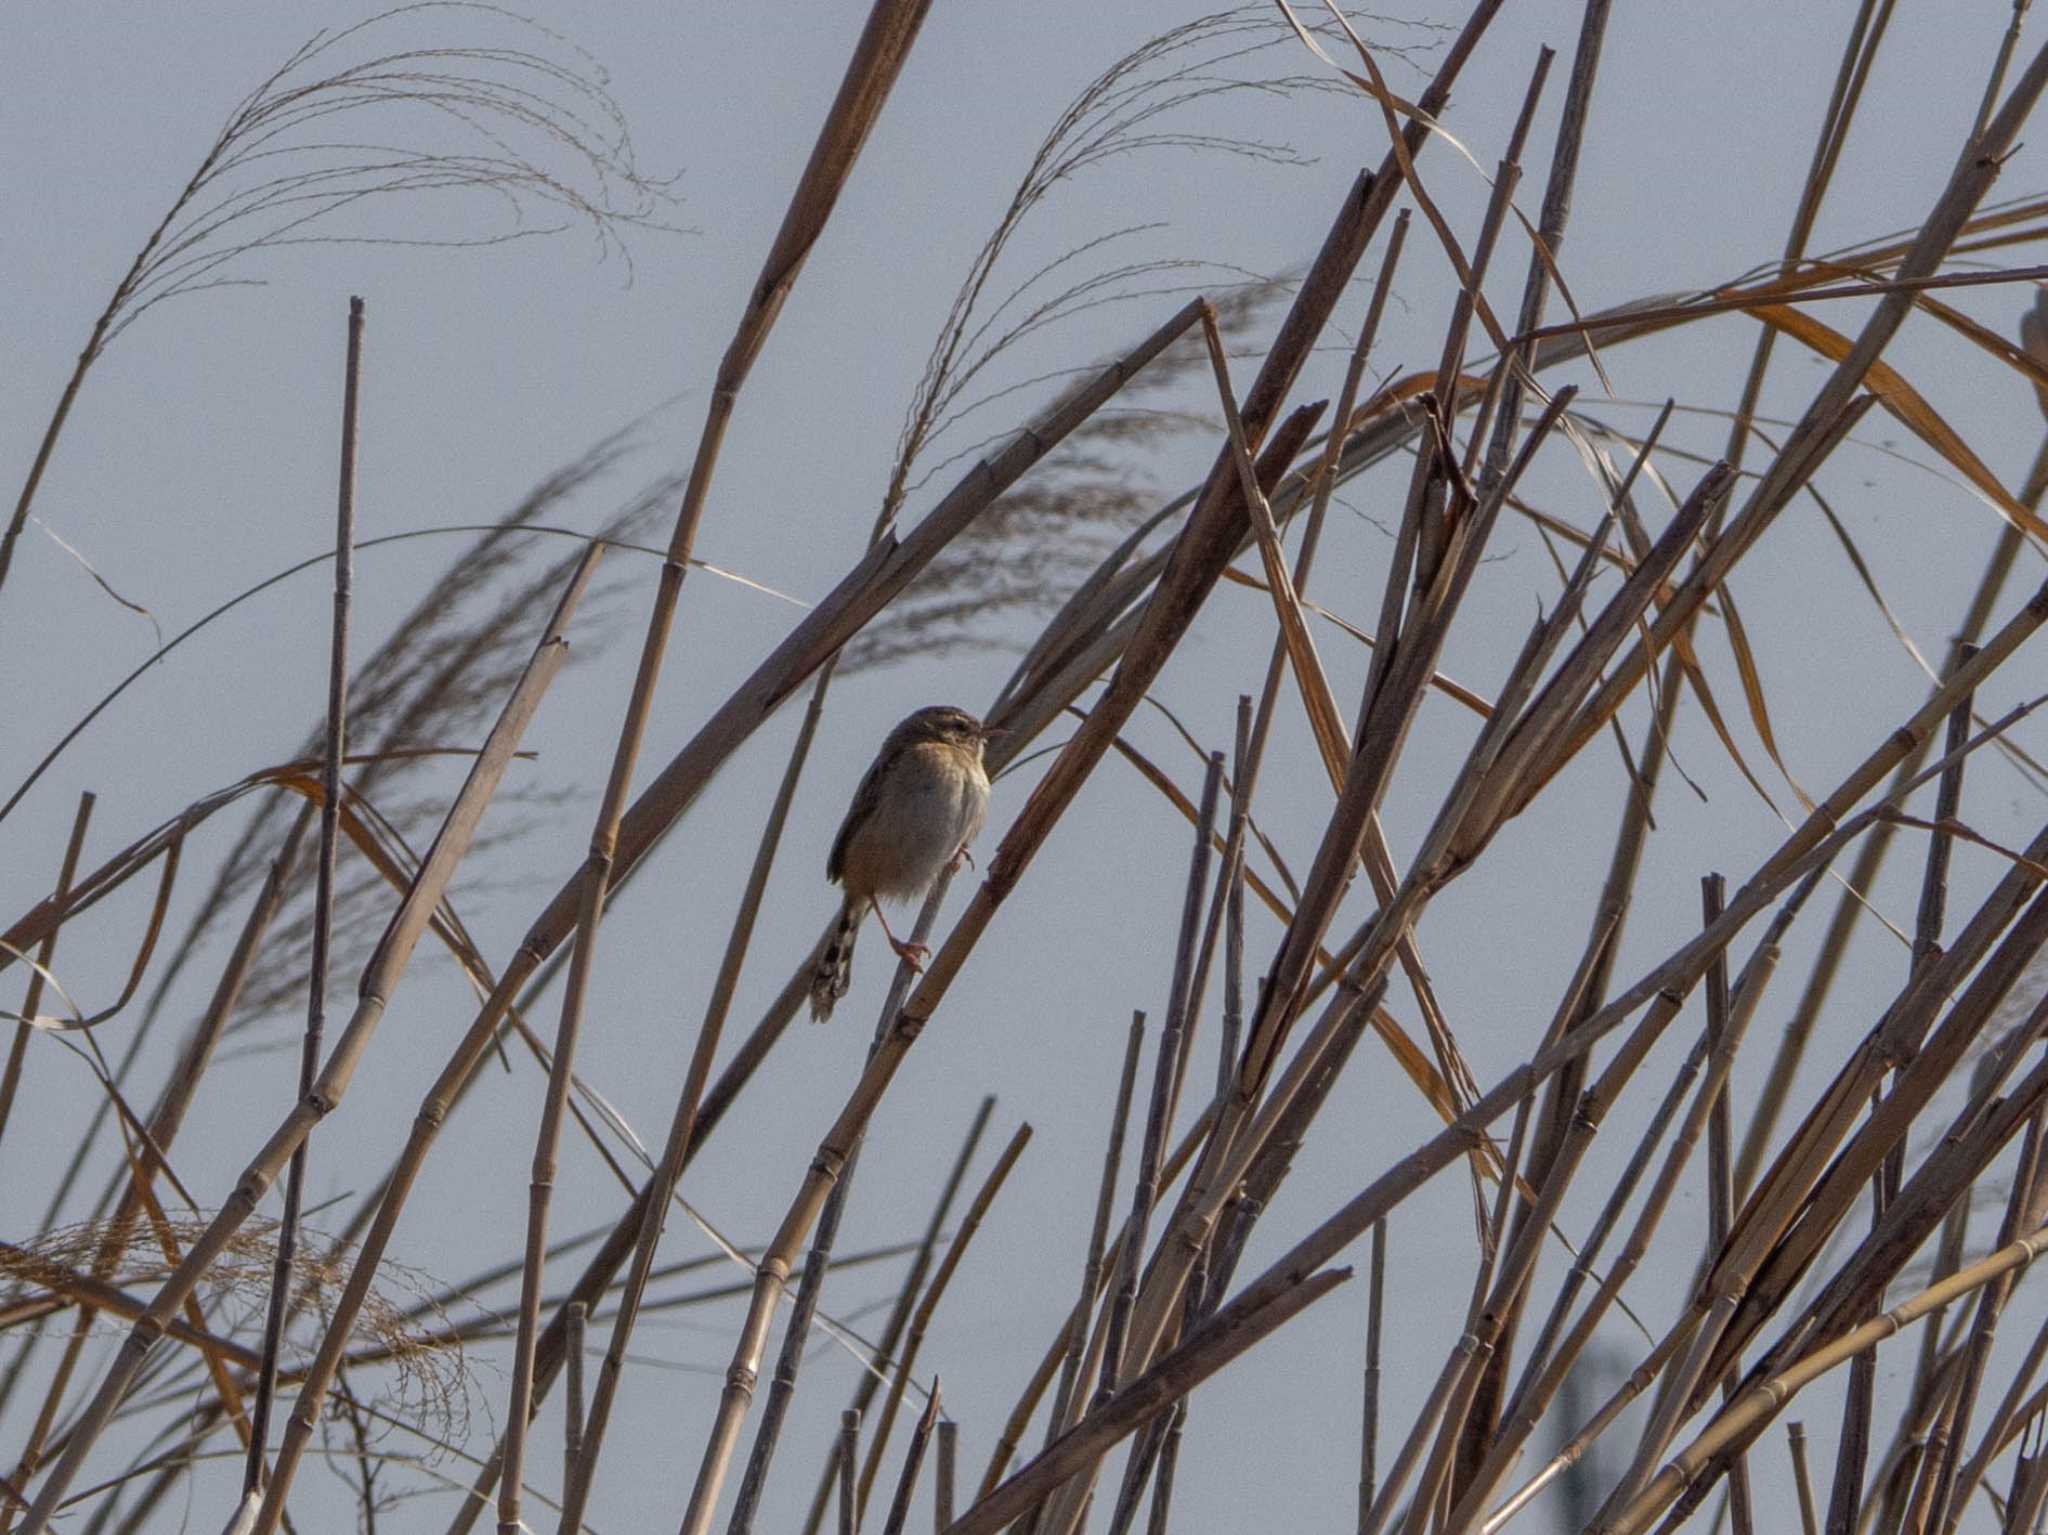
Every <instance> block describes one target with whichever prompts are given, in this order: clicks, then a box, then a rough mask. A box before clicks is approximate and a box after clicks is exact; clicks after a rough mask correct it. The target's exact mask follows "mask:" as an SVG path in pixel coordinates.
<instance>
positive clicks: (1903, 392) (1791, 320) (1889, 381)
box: [1749, 304, 2048, 544]
mask: <svg viewBox="0 0 2048 1535" xmlns="http://www.w3.org/2000/svg"><path fill="white" fill-rule="evenodd" d="M1749 312H1750V313H1751V314H1753V315H1755V316H1756V317H1757V318H1758V319H1760V320H1762V321H1763V322H1764V323H1765V324H1767V325H1771V326H1774V327H1775V328H1777V329H1778V330H1781V331H1783V332H1784V333H1785V334H1786V335H1788V336H1791V337H1792V338H1793V339H1794V340H1795V341H1798V342H1801V343H1802V344H1804V345H1806V346H1809V347H1811V348H1812V349H1813V350H1814V351H1816V352H1818V353H1820V354H1821V355H1822V356H1823V357H1826V358H1827V359H1828V360H1829V361H1831V362H1840V361H1841V360H1842V359H1843V358H1844V357H1847V356H1848V355H1849V351H1850V348H1851V345H1852V343H1851V342H1850V340H1849V338H1848V337H1847V336H1844V335H1843V334H1842V333H1841V332H1840V331H1838V330H1835V329H1833V328H1832V327H1830V326H1826V325H1823V324H1822V323H1821V322H1820V321H1818V320H1816V319H1814V318H1813V316H1811V315H1809V314H1805V313H1802V312H1801V311H1799V310H1797V309H1793V308H1791V307H1790V306H1788V305H1784V304H1756V305H1752V306H1750V308H1749ZM1864 386H1865V387H1866V388H1867V389H1868V390H1869V391H1870V392H1871V393H1872V394H1874V395H1875V396H1877V399H1878V401H1879V403H1881V404H1882V405H1883V406H1884V408H1885V409H1886V410H1888V411H1890V412H1891V413H1892V414H1893V415H1894V416H1896V417H1897V418H1898V419H1899V420H1900V421H1902V422H1904V423H1905V425H1906V426H1907V428H1908V429H1910V430H1911V431H1912V432H1913V433H1914V435H1916V436H1917V437H1919V438H1920V439H1921V441H1923V442H1925V443H1926V444H1927V445H1928V446H1929V447H1930V448H1932V449H1934V451H1935V452H1937V453H1939V454H1940V455H1941V456H1942V457H1943V458H1945V459H1947V460H1948V462H1949V463H1950V465H1952V466H1953V467H1954V469H1955V470H1956V472H1957V473H1958V474H1960V475H1962V477H1963V478H1964V479H1965V480H1967V481H1968V482H1969V483H1970V484H1971V486H1973V487H1974V488H1975V489H1976V490H1977V492H1978V493H1979V495H1980V496H1981V497H1982V498H1983V499H1984V500H1986V501H1988V502H1989V503H1990V504H1991V506H1992V507H1993V508H1994V509H1995V510H1996V511H1997V512H1998V513H1999V515H2001V516H2002V517H2004V518H2005V520H2006V521H2007V522H2009V523H2011V524H2012V525H2013V526H2014V527H2015V528H2018V529H2019V530H2020V531H2021V532H2023V533H2025V534H2026V535H2027V536H2028V537H2029V538H2032V539H2034V540H2036V541H2037V542H2038V543H2042V544H2048V523H2044V522H2042V520H2041V519H2040V518H2039V517H2037V516H2035V515H2034V514H2033V513H2032V512H2030V511H2028V510H2027V508H2026V507H2024V506H2022V505H2020V503H2019V502H2018V501H2017V500H2016V499H2014V497H2013V496H2012V495H2011V494H2010V493H2009V492H2008V491H2007V490H2006V488H2005V487H2004V486H2003V485H2001V484H1999V482H1998V477H1997V476H1996V475H1994V474H1993V473H1992V472H1991V471H1990V470H1989V469H1988V468H1986V467H1985V465H1984V462H1983V460H1982V459H1980V458H1978V457H1977V455H1976V454H1975V453H1974V452H1973V451H1972V450H1971V448H1970V446H1969V444H1968V443H1966V442H1964V441H1963V439H1962V437H1961V435H1960V434H1959V433H1958V432H1957V431H1956V430H1955V428H1954V427H1952V426H1950V425H1949V424H1948V422H1947V421H1946V420H1944V419H1943V417H1942V415H1941V413H1940V412H1939V411H1937V410H1935V408H1934V407H1933V406H1932V405H1929V404H1928V403H1927V401H1926V399H1925V398H1924V397H1923V396H1922V395H1921V393H1920V391H1919V390H1917V389H1915V388H1914V387H1913V386H1912V385H1911V384H1909V383H1908V382H1907V381H1906V379H1905V376H1904V375H1903V374H1901V373H1900V372H1899V371H1898V370H1897V369H1896V368H1894V367H1892V366H1891V365H1890V364H1889V363H1887V362H1885V361H1883V360H1882V359H1879V360H1877V361H1875V362H1873V363H1871V365H1870V372H1869V373H1868V374H1867V375H1866V376H1865V378H1864Z"/></svg>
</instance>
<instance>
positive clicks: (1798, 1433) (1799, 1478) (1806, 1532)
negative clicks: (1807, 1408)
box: [1785, 1418, 1820, 1535]
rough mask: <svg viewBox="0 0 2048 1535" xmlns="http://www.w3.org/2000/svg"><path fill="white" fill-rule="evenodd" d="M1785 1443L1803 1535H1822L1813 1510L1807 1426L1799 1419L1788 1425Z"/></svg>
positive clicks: (1786, 1426) (1818, 1521)
mask: <svg viewBox="0 0 2048 1535" xmlns="http://www.w3.org/2000/svg"><path fill="white" fill-rule="evenodd" d="M1785 1441H1786V1446H1787V1448H1788V1450H1789V1451H1790V1453H1791V1456H1792V1487H1793V1491H1794V1492H1795V1493H1796V1494H1797V1496H1798V1498H1799V1529H1800V1532H1801V1535H1820V1520H1819V1518H1818V1517H1816V1515H1815V1513H1814V1508H1813V1478H1812V1476H1811V1475H1809V1474H1808V1472H1807V1469H1806V1425H1805V1424H1804V1423H1802V1422H1800V1421H1799V1420H1798V1419H1797V1418H1794V1419H1793V1420H1792V1421H1791V1422H1790V1423H1787V1424H1786V1425H1785Z"/></svg>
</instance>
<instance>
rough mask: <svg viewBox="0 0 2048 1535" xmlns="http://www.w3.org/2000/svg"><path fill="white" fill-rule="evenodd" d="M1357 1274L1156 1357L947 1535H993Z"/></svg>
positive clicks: (1337, 1272) (1316, 1279)
mask: <svg viewBox="0 0 2048 1535" xmlns="http://www.w3.org/2000/svg"><path fill="white" fill-rule="evenodd" d="M1350 1277H1351V1271H1350V1270H1349V1269H1332V1270H1329V1271H1327V1272H1325V1273H1320V1274H1315V1275H1312V1276H1310V1277H1309V1278H1307V1279H1305V1280H1303V1281H1301V1282H1300V1283H1299V1284H1295V1285H1292V1286H1289V1287H1288V1289H1287V1290H1286V1291H1285V1292H1283V1293H1282V1294H1281V1295H1280V1296H1279V1297H1278V1298H1276V1299H1275V1300H1274V1301H1273V1302H1272V1303H1271V1304H1270V1305H1268V1306H1266V1307H1265V1308H1263V1309H1262V1310H1261V1311H1259V1312H1258V1313H1257V1314H1255V1315H1250V1316H1239V1317H1232V1318H1230V1319H1229V1320H1228V1321H1223V1320H1217V1321H1212V1322H1210V1323H1208V1324H1206V1325H1205V1326H1204V1327H1203V1328H1202V1330H1201V1332H1200V1333H1199V1334H1197V1335H1196V1336H1194V1337H1192V1338H1189V1339H1187V1340H1186V1341H1185V1342H1183V1343H1182V1344H1181V1345H1180V1346H1179V1347H1178V1348H1176V1349H1174V1350H1173V1351H1172V1352H1171V1353H1169V1354H1167V1355H1165V1356H1164V1357H1163V1358H1161V1359H1159V1360H1158V1361H1156V1362H1155V1363H1154V1364H1153V1365H1152V1366H1151V1367H1150V1368H1148V1369H1147V1370H1146V1371H1145V1373H1144V1374H1142V1375H1140V1376H1138V1377H1137V1378H1136V1379H1134V1380H1132V1381H1131V1382H1130V1383H1129V1384H1128V1385H1126V1386H1124V1387H1123V1388H1122V1389H1121V1390H1119V1391H1118V1392H1117V1394H1116V1396H1115V1397H1114V1398H1112V1399H1111V1400H1110V1401H1109V1402H1108V1403H1107V1404H1106V1405H1105V1406H1103V1407H1102V1408H1101V1409H1100V1410H1098V1411H1096V1412H1092V1413H1090V1414H1089V1415H1088V1416H1087V1417H1086V1418H1084V1419H1083V1420H1082V1421H1081V1422H1080V1423H1079V1424H1077V1425H1076V1426H1075V1427H1074V1428H1072V1429H1070V1430H1068V1431H1067V1432H1066V1433H1065V1434H1063V1435H1061V1436H1060V1438H1059V1439H1057V1440H1055V1441H1054V1443H1053V1444H1052V1445H1051V1447H1049V1448H1048V1449H1047V1450H1045V1451H1044V1452H1043V1453H1041V1454H1040V1455H1038V1456H1037V1457H1035V1458H1034V1459H1033V1460H1032V1461H1031V1462H1030V1463H1029V1464H1027V1465H1026V1466H1024V1467H1023V1468H1022V1469H1021V1470H1019V1471H1018V1472H1017V1473H1016V1475H1014V1476H1012V1477H1010V1478H1009V1479H1008V1480H1007V1481H1005V1482H1002V1483H1001V1484H999V1485H998V1486H997V1487H996V1489H995V1491H993V1492H992V1493H989V1494H988V1495H987V1496H985V1497H983V1498H980V1499H977V1500H976V1502H975V1503H974V1506H973V1507H971V1508H969V1509H968V1510H967V1512H966V1513H964V1514H962V1515H961V1516H960V1518H958V1519H957V1520H955V1521H954V1522H953V1524H952V1525H951V1526H950V1527H948V1529H947V1530H946V1532H945V1535H995V1532H997V1531H999V1530H1001V1529H1003V1528H1005V1527H1006V1526H1007V1525H1009V1524H1010V1523H1011V1521H1013V1520H1014V1519H1016V1518H1017V1517H1018V1516H1019V1515H1021V1514H1022V1513H1024V1512H1025V1511H1026V1510H1027V1509H1029V1508H1031V1507H1032V1506H1033V1505H1035V1504H1036V1503H1037V1502H1038V1501H1039V1500H1040V1499H1041V1498H1043V1497H1045V1496H1046V1494H1048V1493H1050V1492H1052V1491H1053V1490H1054V1489H1055V1488H1057V1487H1059V1486H1060V1485H1061V1484H1063V1483H1065V1482H1067V1481H1068V1480H1069V1479H1070V1478H1072V1477H1073V1476H1074V1475H1075V1473H1076V1472H1077V1471H1079V1470H1080V1469H1081V1468H1082V1467H1084V1466H1086V1465H1088V1464H1090V1463H1092V1462H1094V1461H1096V1460H1097V1459H1099V1458H1100V1457H1101V1456H1102V1455H1104V1454H1106V1453H1107V1452H1108V1451H1109V1449H1110V1448H1111V1447H1112V1446H1114V1445H1115V1444H1116V1443H1117V1442H1118V1441H1119V1440H1121V1439H1123V1438H1124V1437H1125V1436H1126V1435H1128V1434H1130V1433H1131V1432H1132V1431H1133V1430H1135V1429H1137V1428H1139V1427H1142V1426H1143V1425H1144V1423H1145V1422H1147V1421H1148V1420H1149V1419H1151V1418H1152V1417H1153V1416H1155V1415H1156V1414H1157V1413H1158V1412H1159V1411H1160V1410H1161V1409H1162V1408H1166V1407H1170V1406H1172V1405H1173V1403H1175V1402H1176V1401H1178V1400H1180V1398H1182V1397H1183V1396H1185V1395H1187V1393H1188V1392H1190V1391H1192V1390H1193V1389H1194V1388H1195V1387H1196V1386H1197V1385H1199V1384H1201V1382H1202V1381H1203V1380H1205V1379H1206V1378H1208V1377H1209V1376H1210V1375H1213V1374H1214V1373H1215V1372H1216V1371H1217V1370H1220V1369H1221V1368H1222V1367H1223V1366H1224V1365H1226V1364H1228V1363H1229V1362H1230V1361H1231V1360H1232V1359H1234V1358H1236V1357H1237V1356H1238V1355H1239V1354H1241V1353H1243V1352H1244V1351H1245V1350H1246V1349H1248V1348H1250V1347H1251V1346H1252V1345H1253V1344H1255V1343H1257V1342H1258V1341H1259V1340H1260V1339H1261V1338H1264V1337H1265V1336H1266V1335H1267V1334H1269V1333H1271V1332H1272V1331H1273V1330H1274V1329H1275V1328H1277V1327H1279V1326H1280V1325H1281V1324H1282V1323H1284V1322H1286V1321H1287V1320H1289V1319H1290V1318H1291V1317H1293V1316H1295V1315H1297V1314H1299V1313H1300V1312H1301V1311H1303V1310H1305V1309H1306V1308H1307V1307H1308V1306H1310V1305H1312V1304H1313V1303H1314V1302H1316V1301H1317V1300H1320V1299H1321V1298H1322V1297H1323V1296H1325V1295H1327V1294H1329V1292H1330V1291H1331V1290H1333V1289H1335V1288H1336V1287H1337V1286H1338V1285H1340V1284H1342V1283H1343V1282H1344V1281H1345V1280H1346V1279H1349V1278H1350Z"/></svg>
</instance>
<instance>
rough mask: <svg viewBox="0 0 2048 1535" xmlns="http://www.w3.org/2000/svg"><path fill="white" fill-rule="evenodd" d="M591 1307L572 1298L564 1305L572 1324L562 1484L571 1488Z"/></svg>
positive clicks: (567, 1340) (567, 1344) (579, 1444)
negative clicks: (586, 1328) (584, 1351)
mask: <svg viewBox="0 0 2048 1535" xmlns="http://www.w3.org/2000/svg"><path fill="white" fill-rule="evenodd" d="M589 1314H590V1308H589V1307H588V1306H586V1305H585V1304H584V1303H583V1302H582V1301H580V1300H573V1301H570V1302H569V1304H568V1306H567V1307H566V1308H564V1316H565V1319H566V1321H567V1323H568V1326H567V1328H566V1329H565V1336H564V1339H563V1344H562V1348H563V1355H564V1362H565V1365H566V1370H565V1373H566V1376H567V1379H566V1380H565V1381H564V1382H563V1388H562V1389H563V1396H562V1485H563V1486H564V1487H567V1486H568V1485H569V1484H570V1483H571V1482H572V1481H574V1480H575V1473H576V1461H577V1458H578V1457H579V1456H580V1455H581V1454H582V1450H583V1414H584V1397H583V1350H584V1349H585V1348H586V1347H587V1346H588V1345H587V1344H586V1342H585V1337H584V1335H585V1322H586V1320H587V1318H588V1316H589Z"/></svg>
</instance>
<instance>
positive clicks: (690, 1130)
mask: <svg viewBox="0 0 2048 1535" xmlns="http://www.w3.org/2000/svg"><path fill="white" fill-rule="evenodd" d="M823 701H824V698H823V676H822V674H821V677H820V686H819V688H818V690H816V691H814V692H813V694H812V697H811V705H810V707H809V708H808V709H806V710H805V711H804V718H803V723H802V724H801V726H799V727H798V731H797V740H796V744H795V746H794V747H793V748H792V750H791V753H790V758H789V761H788V763H787V764H786V765H785V767H784V769H783V774H782V780H781V782H780V784H779V785H778V786H777V788H776V793H775V800H774V803H773V804H772V805H771V806H770V808H769V811H768V820H767V823H766V825H765V826H764V827H763V829H762V832H761V838H760V841H759V843H758V844H757V846H756V848H755V852H754V861H753V864H752V866H751V867H750V869H749V870H748V873H747V883H746V888H745V889H744V890H743V891H742V892H741V895H740V902H739V907H738V909H737V911H736V912H735V914H734V916H733V925H732V931H731V933H730V935H729V936H728V938H727V941H726V948H725V953H724V956H723V957H722V958H721V960H720V961H719V969H718V975H717V978H716V979H715V980H714V981H713V983H712V989H711V999H710V1001H709V1002H708V1003H707V1005H706V1007H705V1016H704V1021H703V1023H702V1024H701V1025H700V1026H699V1029H698V1035H697V1044H696V1047H695V1048H694V1049H693V1050H692V1052H691V1055H690V1065H689V1069H688V1070H687V1072H686V1073H685V1075H684V1079H683V1086H682V1089H681V1091H680V1093H679V1094H678V1096H677V1100H676V1108H675V1112H674V1113H673V1114H672V1115H671V1116H670V1119H669V1132H668V1139H667V1141H666V1143H665V1144H664V1146H663V1148H662V1156H661V1162H660V1164H659V1165H658V1167H657V1168H656V1170H655V1171H654V1173H653V1175H652V1176H651V1177H650V1178H649V1179H648V1182H647V1189H648V1194H647V1198H646V1199H644V1200H642V1201H640V1202H639V1204H638V1206H637V1209H638V1212H639V1219H638V1222H637V1226H636V1230H635V1233H634V1247H633V1262H632V1265H631V1267H630V1268H629V1269H628V1270H627V1275H626V1281H625V1286H624V1288H623V1290H622V1291H621V1293H620V1297H619V1306H618V1310H617V1312H616V1314H615V1315H614V1317H613V1321H612V1336H611V1341H610V1343H609V1344H607V1346H606V1349H605V1357H604V1362H603V1364H602V1365H601V1366H600V1367H599V1372H598V1388H597V1393H596V1396H595V1398H594V1399H593V1401H592V1403H591V1412H590V1417H589V1419H588V1422H589V1423H590V1424H593V1425H595V1428H596V1431H595V1434H594V1435H584V1436H579V1437H580V1438H581V1443H579V1445H578V1448H577V1452H576V1455H575V1457H574V1459H573V1462H572V1469H571V1471H570V1473H569V1475H568V1476H567V1478H566V1479H565V1481H564V1489H565V1491H564V1495H563V1523H564V1525H565V1527H567V1528H569V1529H572V1530H573V1529H577V1528H579V1527H580V1525H581V1523H582V1517H583V1510H584V1507H585V1506H586V1504H587V1501H588V1499H589V1496H590V1485H591V1481H592V1479H593V1474H594V1472H595V1470H596V1458H597V1452H598V1449H599V1447H600V1444H601V1441H602V1439H603V1429H604V1425H605V1424H606V1423H607V1422H608V1421H609V1418H610V1415H611V1404H612V1398H613V1394H614V1392H615V1391H616V1389H617V1385H618V1380H619V1376H620V1374H621V1372H622V1371H623V1370H624V1367H625V1356H626V1345H627V1341H628V1340H629V1339H630V1338H631V1336H632V1332H633V1327H634V1323H635V1321H636V1320H637V1318H638V1313H639V1309H640V1303H641V1297H642V1296H643V1295H644V1294H645V1291H646V1286H647V1277H648V1274H649V1273H650V1272H651V1270H652V1268H653V1265H654V1255H655V1251H656V1249H657V1247H658V1245H659V1243H660V1241H661V1232H662V1227H663V1225H664V1223H665V1222H666V1219H667V1214H668V1206H669V1200H670V1198H671V1197H672V1196H673V1194H674V1192H675V1186H676V1183H677V1181H678V1180H679V1179H680V1178H681V1177H682V1171H683V1168H684V1167H685V1166H686V1165H687V1164H688V1161H689V1156H690V1152H691V1149H692V1146H693V1142H694V1140H695V1137H696V1132H697V1128H698V1109H699V1106H700V1104H701V1103H702V1101H703V1095H704V1084H705V1081H706V1080H707V1079H708V1078H709V1076H710V1073H711V1062H712V1060H713V1059H714V1057H715V1055H716V1052H717V1049H718V1043H719V1040H720V1038H721V1037H722V1035H723V1033H724V1027H725V1019H726V1016H727V1014H728V1012H729V1011H730V1010H731V1006H732V999H733V995H734V993H735V992H736V991H737V989H738V987H739V977H740V966H741V963H742V961H743V960H744V958H745V956H746V950H747V944H748V942H749V940H750V939H751V937H752V935H753V929H754V923H755V920H756V918H757V916H758V914H759V912H760V907H761V899H762V896H763V895H764V894H765V892H766V890H767V886H768V875H769V871H770V870H771V868H772V867H773V865H774V859H775V851H776V849H777V847H778V846H779V845H780V843H781V840H782V831H783V827H784V826H785V824H786V823H787V821H788V817H789V807H790V805H791V803H792V802H793V801H794V800H795V798H796V786H797V780H798V777H799V775H800V773H801V771H802V766H803V763H804V761H805V759H806V757H807V755H808V752H809V748H810V743H811V740H812V738H813V737H814V736H815V734H816V732H817V728H818V720H819V717H820V714H821V713H822V705H823ZM827 1253H828V1261H829V1244H828V1248H827ZM807 1320H808V1319H807ZM536 1346H537V1345H536ZM503 1455H504V1451H503V1450H502V1449H501V1451H500V1469H499V1475H500V1479H501V1483H502V1481H503V1480H504V1478H503Z"/></svg>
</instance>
